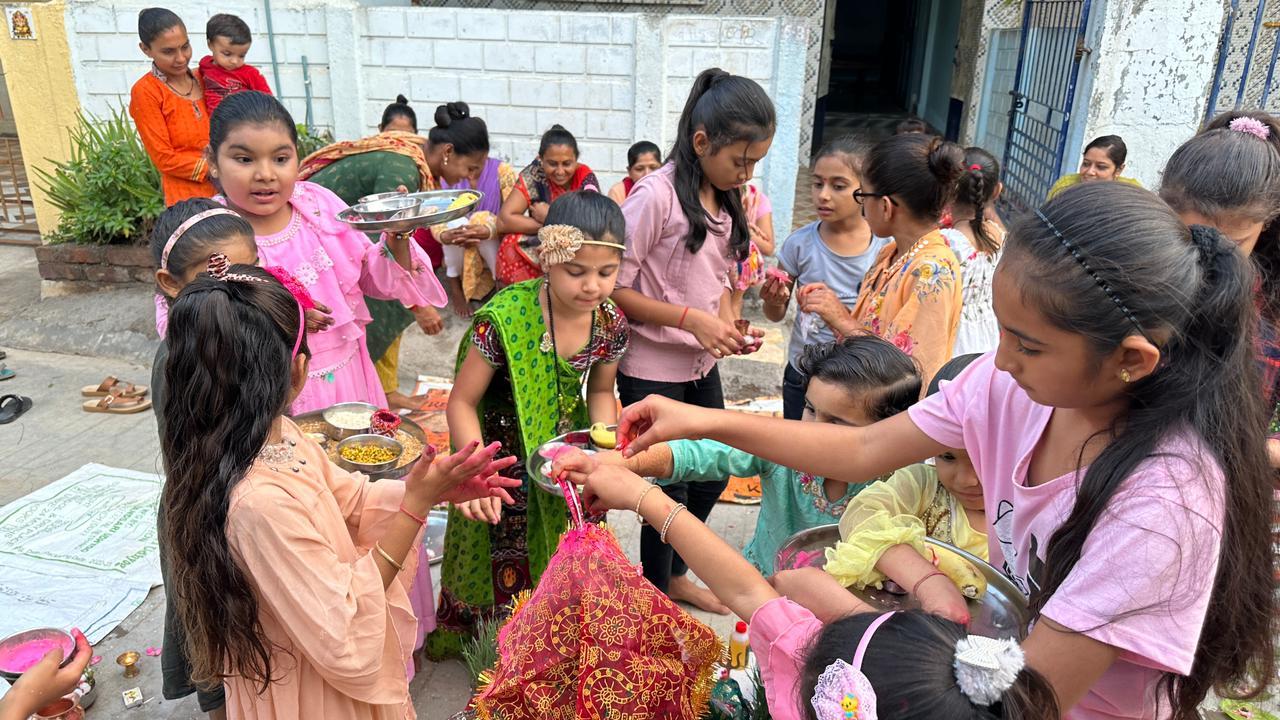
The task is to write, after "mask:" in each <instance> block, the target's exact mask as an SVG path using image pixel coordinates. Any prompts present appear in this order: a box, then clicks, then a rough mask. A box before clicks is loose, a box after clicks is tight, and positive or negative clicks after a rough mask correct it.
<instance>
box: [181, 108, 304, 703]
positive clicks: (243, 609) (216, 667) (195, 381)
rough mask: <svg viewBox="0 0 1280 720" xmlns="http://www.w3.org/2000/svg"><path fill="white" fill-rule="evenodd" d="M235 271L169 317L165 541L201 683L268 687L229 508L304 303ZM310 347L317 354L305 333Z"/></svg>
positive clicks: (187, 297) (261, 438)
mask: <svg viewBox="0 0 1280 720" xmlns="http://www.w3.org/2000/svg"><path fill="white" fill-rule="evenodd" d="M232 97H235V96H234V95H233V96H232ZM230 272H231V273H232V274H237V275H247V276H250V277H253V278H256V279H257V280H256V281H253V282H250V281H245V280H228V281H221V280H215V279H214V278H212V277H211V276H209V275H208V274H206V273H201V274H200V275H198V276H197V277H196V279H195V280H194V281H192V282H191V283H190V284H189V285H187V287H186V288H185V289H184V290H183V291H182V293H181V294H180V295H179V296H178V299H177V300H176V301H174V303H173V307H172V310H171V311H170V314H169V335H168V339H167V343H168V347H169V360H168V363H167V364H166V366H165V371H164V372H165V387H167V388H168V392H167V393H166V395H165V398H164V403H163V407H162V408H161V412H162V413H163V415H164V424H163V426H162V427H163V430H162V431H161V436H160V443H161V449H162V451H163V454H164V469H165V475H166V476H167V477H168V481H167V482H166V483H165V486H164V490H163V492H162V496H161V505H160V511H161V513H163V516H164V531H165V542H163V543H161V547H163V548H165V552H166V553H167V557H168V565H169V568H170V574H169V587H168V591H169V593H171V596H172V597H173V598H174V601H175V604H176V605H177V608H178V617H180V618H181V619H182V624H183V627H184V629H185V630H186V633H187V653H188V657H189V658H190V660H191V670H192V674H191V677H192V679H193V680H194V681H196V682H197V683H199V684H201V685H208V684H216V683H219V682H221V679H222V677H224V676H225V674H227V673H230V674H235V675H240V676H242V677H245V678H247V679H249V680H251V681H253V682H255V683H258V684H260V685H261V686H262V688H263V689H264V690H265V688H266V686H267V684H268V683H270V682H271V681H272V680H273V675H272V668H273V663H272V659H271V654H272V647H271V642H270V640H268V638H267V637H266V634H265V632H264V630H263V627H262V622H261V620H260V618H259V609H260V606H259V602H258V599H257V597H256V596H255V595H254V589H253V585H252V583H250V581H249V578H248V577H247V576H246V574H245V571H244V570H243V569H242V568H241V567H240V565H239V564H238V563H237V562H236V559H235V557H234V555H233V554H232V552H231V548H230V546H229V544H228V542H227V514H228V508H229V504H230V500H231V494H232V492H233V491H234V490H235V487H236V485H237V484H239V483H240V481H241V480H243V479H244V477H245V474H246V473H247V472H248V471H249V468H250V466H251V465H253V462H254V460H255V459H256V458H257V456H258V453H259V452H260V451H261V450H262V448H263V447H264V446H265V445H266V443H267V437H268V435H269V433H270V431H271V426H272V424H273V423H274V422H275V421H276V419H277V418H279V417H280V416H281V415H282V414H284V413H285V412H286V411H287V409H288V403H289V400H290V396H291V387H292V381H291V362H292V350H293V346H294V342H295V341H296V340H297V339H298V333H299V332H303V330H302V328H301V327H299V322H298V303H297V301H296V300H294V298H293V295H291V294H290V293H289V291H288V290H286V289H285V287H284V286H283V285H281V284H280V282H279V281H277V280H276V279H275V278H274V277H272V276H271V275H270V274H269V273H267V272H266V271H265V270H262V269H261V268H258V267H255V266H252V265H233V266H232V267H231V270H230ZM300 352H303V353H306V352H307V350H306V341H305V338H304V339H303V342H302V349H301V350H300Z"/></svg>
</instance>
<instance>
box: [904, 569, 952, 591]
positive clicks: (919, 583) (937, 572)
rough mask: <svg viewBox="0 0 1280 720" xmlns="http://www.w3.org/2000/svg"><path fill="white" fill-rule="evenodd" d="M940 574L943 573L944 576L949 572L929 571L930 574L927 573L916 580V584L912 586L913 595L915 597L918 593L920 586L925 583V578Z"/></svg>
mask: <svg viewBox="0 0 1280 720" xmlns="http://www.w3.org/2000/svg"><path fill="white" fill-rule="evenodd" d="M938 575H941V576H943V577H946V576H947V574H946V573H944V572H942V571H941V570H934V571H933V572H931V573H929V574H928V575H925V576H924V577H922V578H920V579H919V580H917V581H916V584H915V585H913V586H912V587H911V595H912V597H915V596H916V595H917V594H918V592H917V591H918V590H920V586H921V585H923V584H924V581H925V580H928V579H929V578H931V577H937V576H938Z"/></svg>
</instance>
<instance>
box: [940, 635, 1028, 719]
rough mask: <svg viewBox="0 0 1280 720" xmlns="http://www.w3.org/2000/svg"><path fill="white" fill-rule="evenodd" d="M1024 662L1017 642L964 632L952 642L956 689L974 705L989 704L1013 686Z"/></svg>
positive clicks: (1025, 660) (1024, 659) (1024, 657)
mask: <svg viewBox="0 0 1280 720" xmlns="http://www.w3.org/2000/svg"><path fill="white" fill-rule="evenodd" d="M1026 664H1027V658H1026V656H1025V655H1024V654H1023V653H1022V648H1021V647H1019V646H1018V642H1017V641H1016V640H1013V639H1011V638H1005V639H1002V640H997V639H995V638H989V637H984V636H982V635H968V636H965V637H962V638H960V640H959V641H958V642H956V655H955V660H954V661H953V662H952V666H953V668H954V669H955V672H956V683H957V684H958V685H959V686H960V692H962V693H964V695H965V697H967V698H969V700H970V701H971V702H973V703H974V704H975V705H982V706H989V705H991V704H992V703H994V702H996V701H997V700H999V699H1000V696H1002V695H1004V692H1005V691H1006V690H1008V689H1009V688H1011V687H1013V682H1014V681H1015V680H1017V679H1018V673H1020V672H1022V668H1023V667H1025V666H1026Z"/></svg>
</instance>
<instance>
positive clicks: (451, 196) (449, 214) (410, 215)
mask: <svg viewBox="0 0 1280 720" xmlns="http://www.w3.org/2000/svg"><path fill="white" fill-rule="evenodd" d="M463 195H473V196H475V198H474V199H473V200H472V201H471V202H469V203H467V204H466V205H463V206H461V207H456V208H454V209H452V210H450V209H449V206H450V205H452V204H453V201H454V200H457V199H458V198H459V197H462V196H463ZM369 197H370V198H374V201H373V205H374V206H375V208H377V209H382V208H384V207H386V206H388V205H389V204H394V203H392V202H391V201H393V200H395V199H396V198H405V199H412V200H417V201H418V203H417V204H416V205H414V206H412V207H409V208H406V209H404V210H400V211H398V212H395V213H394V214H392V215H390V216H389V217H384V216H383V214H382V213H374V214H373V215H372V216H369V217H366V216H365V215H362V214H361V213H360V207H361V206H360V205H355V206H352V207H349V208H347V209H346V210H343V211H341V212H339V213H338V215H337V218H338V219H339V220H341V221H342V222H344V223H346V224H348V225H350V226H351V227H353V228H355V229H356V230H359V231H360V232H363V233H380V232H392V233H404V232H411V231H413V230H416V229H418V228H420V227H427V226H429V225H439V224H441V223H447V222H449V221H451V220H457V219H458V218H460V217H466V216H467V215H470V214H471V213H472V211H474V210H475V207H476V205H477V204H479V202H480V200H481V199H483V198H484V193H482V192H480V191H479V190H427V191H425V192H416V193H406V194H404V195H398V196H395V197H387V193H380V194H379V195H378V196H369ZM361 199H368V198H361Z"/></svg>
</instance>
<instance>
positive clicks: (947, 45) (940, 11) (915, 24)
mask: <svg viewBox="0 0 1280 720" xmlns="http://www.w3.org/2000/svg"><path fill="white" fill-rule="evenodd" d="M827 2H828V4H829V6H828V12H827V15H826V19H825V22H824V27H823V58H822V68H821V70H822V71H821V73H820V82H819V90H818V93H819V98H818V112H817V113H816V117H815V127H814V133H813V135H814V149H815V150H816V148H817V147H818V145H819V144H820V143H821V142H822V141H823V140H824V139H829V138H832V137H836V136H839V135H844V134H848V133H854V134H859V135H862V136H864V137H866V139H868V140H870V141H875V140H879V139H883V138H884V137H888V136H889V135H892V134H893V131H894V128H895V127H896V126H897V124H898V122H900V121H901V120H902V119H904V118H906V117H908V116H913V115H914V116H917V117H920V118H921V119H923V120H924V121H925V122H926V123H928V124H929V125H930V126H931V127H932V128H933V129H934V130H935V131H937V132H938V133H939V134H941V133H942V131H943V130H944V129H945V128H946V127H947V126H948V117H949V115H950V114H951V113H952V112H954V111H955V109H954V108H953V107H952V103H951V77H952V73H953V72H954V68H955V49H956V42H957V39H958V37H959V26H960V3H959V2H956V1H955V0H906V1H903V0H827ZM831 5H834V9H833V8H832V7H831Z"/></svg>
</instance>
